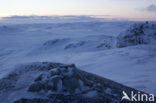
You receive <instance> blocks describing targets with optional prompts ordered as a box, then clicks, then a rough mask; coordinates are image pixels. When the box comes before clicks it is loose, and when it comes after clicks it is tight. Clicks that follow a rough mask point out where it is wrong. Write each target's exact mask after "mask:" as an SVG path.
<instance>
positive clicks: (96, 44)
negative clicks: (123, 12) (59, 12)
mask: <svg viewBox="0 0 156 103" xmlns="http://www.w3.org/2000/svg"><path fill="white" fill-rule="evenodd" d="M132 24H134V22H76V23H55V24H47V23H42V24H15V25H2V26H0V71H1V72H0V78H3V77H5V76H7V75H8V73H10V72H12V71H14V70H15V69H16V66H17V65H21V64H27V63H32V62H45V61H48V62H58V63H65V64H75V65H76V66H77V67H78V68H80V69H81V70H84V71H86V72H89V73H93V74H97V75H99V76H102V77H105V78H108V79H111V80H113V81H116V82H119V83H121V84H124V85H126V86H129V87H132V88H135V89H138V90H141V91H143V92H147V93H153V94H155V95H156V75H155V74H156V45H155V44H156V23H154V22H150V23H147V24H146V23H143V25H145V26H144V27H141V26H140V25H141V24H142V23H141V24H140V23H139V24H138V25H132ZM147 26H148V27H147ZM140 28H141V32H140V31H138V30H140ZM135 30H136V31H135ZM134 35H136V36H134ZM136 38H137V39H136ZM138 38H139V39H138ZM146 40H147V42H144V41H146ZM20 85H22V84H20ZM92 92H95V91H92ZM92 92H91V93H90V94H92ZM90 94H88V95H89V96H90Z"/></svg>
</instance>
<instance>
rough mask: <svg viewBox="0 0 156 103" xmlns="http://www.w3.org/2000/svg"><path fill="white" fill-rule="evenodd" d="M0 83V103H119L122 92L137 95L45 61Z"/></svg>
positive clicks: (22, 70)
mask: <svg viewBox="0 0 156 103" xmlns="http://www.w3.org/2000/svg"><path fill="white" fill-rule="evenodd" d="M30 77H31V78H30ZM0 83H1V84H0V100H1V101H4V103H12V102H13V103H119V102H121V98H122V91H125V92H126V93H130V92H131V91H134V92H137V90H134V89H132V88H129V87H126V86H123V85H121V84H119V83H116V82H114V81H111V80H109V79H106V78H102V77H99V76H97V75H94V74H91V73H87V72H85V71H82V70H80V69H78V68H77V67H76V66H75V65H74V64H72V65H65V64H60V63H49V62H42V63H32V64H29V65H26V66H21V67H19V68H18V69H17V70H16V71H15V72H13V73H11V74H10V75H9V76H7V77H5V78H3V79H1V80H0ZM30 94H31V96H28V95H30ZM13 95H14V96H15V97H13ZM4 96H5V98H2V97H4ZM11 98H12V99H11ZM8 99H9V100H10V101H8ZM122 103H129V102H128V101H122Z"/></svg>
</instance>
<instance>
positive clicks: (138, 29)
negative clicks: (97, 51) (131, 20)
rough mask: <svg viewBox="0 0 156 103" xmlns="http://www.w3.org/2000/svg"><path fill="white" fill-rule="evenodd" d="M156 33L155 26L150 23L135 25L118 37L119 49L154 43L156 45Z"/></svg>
mask: <svg viewBox="0 0 156 103" xmlns="http://www.w3.org/2000/svg"><path fill="white" fill-rule="evenodd" d="M150 31H152V32H150ZM155 33H156V25H155V24H150V23H148V22H146V23H139V24H134V25H132V26H131V27H130V28H129V29H128V30H126V31H125V32H123V33H121V34H119V36H117V47H119V48H122V47H127V46H134V45H139V44H151V43H153V41H154V42H155V43H156V36H155Z"/></svg>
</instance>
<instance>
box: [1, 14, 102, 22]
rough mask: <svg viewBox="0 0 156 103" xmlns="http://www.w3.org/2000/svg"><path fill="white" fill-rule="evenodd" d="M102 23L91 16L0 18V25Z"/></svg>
mask: <svg viewBox="0 0 156 103" xmlns="http://www.w3.org/2000/svg"><path fill="white" fill-rule="evenodd" d="M90 21H102V19H100V18H94V17H91V16H72V15H68V16H36V15H33V16H10V17H2V18H1V20H0V23H65V22H90Z"/></svg>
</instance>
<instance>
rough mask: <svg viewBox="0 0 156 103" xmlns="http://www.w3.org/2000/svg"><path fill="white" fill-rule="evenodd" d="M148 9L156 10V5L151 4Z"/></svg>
mask: <svg viewBox="0 0 156 103" xmlns="http://www.w3.org/2000/svg"><path fill="white" fill-rule="evenodd" d="M146 10H147V11H150V12H156V5H153V4H152V5H149V6H148V7H147V8H146Z"/></svg>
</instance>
